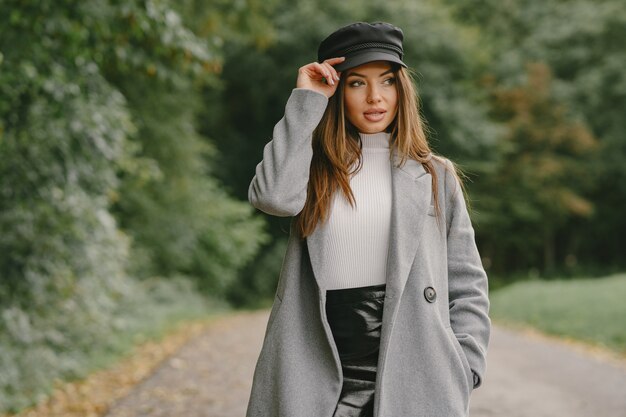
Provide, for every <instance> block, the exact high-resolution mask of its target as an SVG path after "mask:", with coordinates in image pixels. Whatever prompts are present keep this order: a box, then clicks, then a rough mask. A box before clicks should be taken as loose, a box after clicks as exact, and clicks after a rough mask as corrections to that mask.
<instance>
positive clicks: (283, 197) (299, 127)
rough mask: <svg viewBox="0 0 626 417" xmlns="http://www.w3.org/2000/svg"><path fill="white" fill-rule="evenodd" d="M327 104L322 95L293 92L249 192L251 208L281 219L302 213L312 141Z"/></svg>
mask: <svg viewBox="0 0 626 417" xmlns="http://www.w3.org/2000/svg"><path fill="white" fill-rule="evenodd" d="M327 104H328V98H327V97H326V96H325V95H324V94H322V93H318V92H316V91H313V90H308V89H304V88H294V89H293V91H292V92H291V95H290V96H289V100H287V105H286V106H285V115H284V117H283V118H282V119H281V120H280V121H279V122H278V123H277V124H276V126H275V127H274V131H273V135H272V139H271V140H270V141H269V142H268V143H267V144H266V145H265V147H264V149H263V160H262V161H261V162H259V163H258V164H257V166H256V170H255V175H254V177H253V178H252V182H251V183H250V186H249V188H248V200H249V201H250V204H252V205H253V206H254V207H256V208H257V209H259V210H261V211H263V212H265V213H267V214H271V215H274V216H280V217H287V216H295V215H297V214H298V213H300V211H302V208H303V207H304V203H305V202H306V196H307V186H308V182H309V170H310V165H311V159H312V157H313V148H312V146H311V138H312V135H313V131H314V130H315V128H316V127H317V125H318V124H319V122H320V120H321V119H322V116H323V115H324V111H325V110H326V106H327Z"/></svg>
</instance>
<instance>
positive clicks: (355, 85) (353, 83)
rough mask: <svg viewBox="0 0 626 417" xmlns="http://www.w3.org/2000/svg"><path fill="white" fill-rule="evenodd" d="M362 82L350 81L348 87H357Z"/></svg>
mask: <svg viewBox="0 0 626 417" xmlns="http://www.w3.org/2000/svg"><path fill="white" fill-rule="evenodd" d="M362 84H363V81H352V82H351V83H350V87H358V86H360V85H362Z"/></svg>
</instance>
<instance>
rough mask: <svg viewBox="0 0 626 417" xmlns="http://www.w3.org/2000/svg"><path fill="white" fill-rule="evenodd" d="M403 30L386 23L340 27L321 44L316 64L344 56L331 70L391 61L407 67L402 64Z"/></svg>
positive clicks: (359, 23) (353, 24) (363, 23)
mask: <svg viewBox="0 0 626 417" xmlns="http://www.w3.org/2000/svg"><path fill="white" fill-rule="evenodd" d="M403 39H404V34H403V33H402V29H400V28H398V27H395V26H393V25H391V24H389V23H385V22H375V23H367V22H357V23H352V24H350V25H347V26H343V27H341V28H339V29H337V30H336V31H334V32H333V33H331V34H330V35H328V37H327V38H326V39H324V40H323V41H322V43H320V46H319V48H318V50H317V62H323V61H325V60H327V59H328V58H335V57H341V56H345V57H346V59H345V60H344V61H343V62H341V63H339V64H337V65H334V66H333V67H334V68H335V69H336V70H337V71H344V70H347V69H349V68H353V67H357V66H359V65H362V64H366V63H368V62H372V61H391V62H395V63H397V64H400V65H402V66H403V67H406V64H405V63H404V62H402V56H403V55H404V51H403V49H402V40H403Z"/></svg>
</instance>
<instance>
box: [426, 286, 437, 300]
mask: <svg viewBox="0 0 626 417" xmlns="http://www.w3.org/2000/svg"><path fill="white" fill-rule="evenodd" d="M424 297H425V298H426V301H428V302H429V303H434V302H435V300H436V299H437V293H436V292H435V289H434V288H433V287H426V289H425V290H424Z"/></svg>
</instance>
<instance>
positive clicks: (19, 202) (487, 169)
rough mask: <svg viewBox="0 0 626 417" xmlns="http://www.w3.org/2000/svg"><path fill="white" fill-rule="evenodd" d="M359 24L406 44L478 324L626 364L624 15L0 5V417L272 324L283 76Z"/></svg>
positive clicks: (617, 3)
mask: <svg viewBox="0 0 626 417" xmlns="http://www.w3.org/2000/svg"><path fill="white" fill-rule="evenodd" d="M360 20H362V21H370V22H371V21H387V22H391V23H393V24H395V25H396V26H399V27H401V28H402V29H403V31H404V34H405V41H404V46H405V62H407V63H408V64H409V65H410V66H411V67H413V68H414V69H415V71H416V79H417V87H418V92H419V95H420V98H421V102H422V111H423V115H424V117H425V118H426V120H427V122H428V125H429V127H430V142H431V144H432V146H433V148H434V149H435V151H436V152H437V153H439V154H441V155H444V156H446V157H448V158H450V159H452V160H453V161H455V162H457V163H458V164H459V166H460V168H461V169H462V170H463V171H464V172H465V173H466V175H467V188H468V192H469V196H470V203H471V210H472V218H473V221H474V226H475V230H476V238H477V243H478V246H479V249H480V252H481V255H482V257H483V264H484V266H485V268H486V270H487V272H488V274H489V278H490V291H491V298H492V314H493V316H494V318H495V319H499V320H501V321H502V322H505V321H507V320H509V321H511V322H524V323H527V324H530V325H533V326H535V327H537V328H539V329H542V330H543V331H547V332H552V333H555V334H562V335H568V336H571V337H575V338H578V339H581V340H586V341H588V342H591V343H597V344H600V345H602V346H606V347H608V348H610V349H613V350H615V351H618V352H621V353H626V329H624V326H623V323H624V321H623V320H624V318H626V307H624V302H623V300H624V296H625V295H626V275H624V274H620V271H626V256H625V255H626V253H625V251H624V244H625V243H626V241H625V235H626V216H625V215H624V214H625V207H626V169H625V166H626V136H625V135H626V133H625V132H626V114H625V111H626V72H625V71H624V66H625V63H626V49H624V44H625V41H626V8H624V5H623V2H622V1H621V0H595V1H592V0H541V1H539V0H510V1H502V0H423V1H415V0H388V1H385V2H382V1H381V2H368V1H365V0H344V1H341V2H338V1H335V0H332V1H331V0H317V1H311V0H289V1H287V0H263V1H261V0H177V1H173V0H143V1H139V0H126V1H117V0H105V1H93V0H87V1H81V2H75V1H58V0H57V1H52V0H38V1H32V0H19V1H18V0H2V1H1V2H0V413H1V412H9V411H17V410H20V409H22V408H24V407H27V406H29V405H32V404H33V403H36V402H38V401H41V400H42V399H43V398H45V397H46V395H47V393H49V392H50V389H51V387H52V385H53V383H54V381H58V380H71V379H75V378H80V377H82V376H84V375H87V374H88V373H89V372H90V371H91V370H93V369H96V368H98V367H99V366H101V365H102V364H106V363H110V362H111V361H114V360H115V358H116V357H118V356H119V355H121V354H122V353H123V352H126V351H127V350H128V349H129V346H133V345H134V344H135V343H138V341H140V340H144V339H145V338H150V337H153V336H154V335H158V334H160V332H163V331H165V330H164V329H167V328H169V327H168V326H171V325H172V323H178V322H181V321H185V320H193V319H197V318H201V317H205V316H206V315H207V314H212V313H213V312H216V311H229V310H230V309H237V308H259V307H267V306H269V305H270V303H271V301H272V298H273V295H274V291H275V288H276V282H277V279H278V273H279V270H280V266H281V263H282V258H283V254H284V251H285V248H286V240H287V237H288V230H289V221H290V219H289V218H276V217H270V216H267V215H265V214H263V213H261V212H255V210H254V209H253V208H252V207H251V206H250V204H249V203H248V201H247V190H248V185H249V183H250V180H251V179H252V177H253V175H254V168H255V166H256V164H257V163H258V162H259V161H260V160H261V158H262V150H263V147H264V145H265V144H266V143H267V142H268V141H269V140H270V139H271V134H272V128H273V126H274V125H275V124H276V122H277V121H278V120H279V119H280V118H281V117H282V115H283V111H284V105H285V103H286V100H287V98H288V97H289V95H290V93H291V90H292V89H293V88H294V87H295V81H296V75H297V69H298V68H299V67H300V66H302V65H304V64H306V63H309V62H312V61H315V60H316V51H317V45H318V44H319V42H320V41H321V40H322V39H323V38H324V37H325V36H326V35H328V34H329V33H330V32H332V31H333V30H335V29H336V28H338V27H339V26H342V25H344V24H347V23H350V22H353V21H360ZM590 294H593V295H592V296H591V297H590ZM138 335H141V337H139V336H138ZM34 364H36V366H34Z"/></svg>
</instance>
